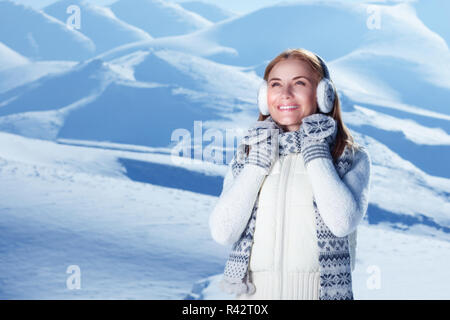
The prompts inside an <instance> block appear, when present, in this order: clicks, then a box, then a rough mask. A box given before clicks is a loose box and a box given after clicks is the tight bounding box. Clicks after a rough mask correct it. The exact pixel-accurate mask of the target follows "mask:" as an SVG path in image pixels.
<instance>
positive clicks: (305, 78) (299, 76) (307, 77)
mask: <svg viewBox="0 0 450 320" xmlns="http://www.w3.org/2000/svg"><path fill="white" fill-rule="evenodd" d="M298 78H305V79H306V80H308V81H309V82H311V79H309V78H308V77H305V76H296V77H293V78H292V80H295V79H298ZM272 80H281V79H280V78H271V79H269V81H268V82H270V81H272Z"/></svg>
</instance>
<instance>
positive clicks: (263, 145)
mask: <svg viewBox="0 0 450 320" xmlns="http://www.w3.org/2000/svg"><path fill="white" fill-rule="evenodd" d="M278 133H279V130H278V129H277V128H275V127H274V126H273V125H271V124H270V123H267V122H265V121H258V122H257V123H256V124H255V125H254V126H252V127H251V128H250V129H249V130H248V132H247V135H246V136H245V137H244V138H243V143H244V144H246V145H247V146H248V147H249V148H250V152H249V154H248V157H246V159H245V164H251V165H256V166H258V167H261V168H263V169H264V172H265V174H266V175H267V174H269V172H270V170H271V168H272V166H273V164H274V163H275V161H276V160H277V159H278V152H279V150H278Z"/></svg>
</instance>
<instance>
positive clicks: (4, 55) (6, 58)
mask: <svg viewBox="0 0 450 320" xmlns="http://www.w3.org/2000/svg"><path fill="white" fill-rule="evenodd" d="M29 62H30V61H29V60H28V59H27V58H25V57H24V56H22V55H21V54H20V53H18V52H15V51H14V50H12V49H11V48H9V47H7V46H5V45H4V44H3V43H1V42H0V71H2V70H5V69H8V68H14V67H17V66H22V65H25V64H28V63H29Z"/></svg>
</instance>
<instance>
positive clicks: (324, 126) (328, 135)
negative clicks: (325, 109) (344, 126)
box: [299, 113, 337, 166]
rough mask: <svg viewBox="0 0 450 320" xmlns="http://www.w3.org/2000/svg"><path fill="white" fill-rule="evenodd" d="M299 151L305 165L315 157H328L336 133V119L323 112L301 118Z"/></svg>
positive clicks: (329, 156)
mask: <svg viewBox="0 0 450 320" xmlns="http://www.w3.org/2000/svg"><path fill="white" fill-rule="evenodd" d="M299 132H300V135H301V153H302V155H303V161H304V163H305V166H306V165H307V163H309V162H310V161H311V160H313V159H315V158H329V159H332V157H331V154H330V146H331V145H332V144H333V143H334V141H335V139H336V135H337V125H336V121H335V120H334V119H333V118H332V117H330V116H327V115H325V114H321V113H314V114H312V115H309V116H307V117H305V118H303V120H302V124H301V125H300V129H299Z"/></svg>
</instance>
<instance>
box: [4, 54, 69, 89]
mask: <svg viewBox="0 0 450 320" xmlns="http://www.w3.org/2000/svg"><path fill="white" fill-rule="evenodd" d="M76 64H77V62H75V61H36V62H31V63H28V64H25V65H21V66H17V67H13V68H8V69H6V70H0V94H1V93H3V92H6V91H9V90H12V89H14V88H16V87H19V86H23V85H25V84H26V83H30V82H33V81H36V80H38V79H39V78H42V77H44V76H46V75H49V74H57V73H62V72H67V71H68V70H69V69H71V68H73V67H74V66H75V65H76Z"/></svg>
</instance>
